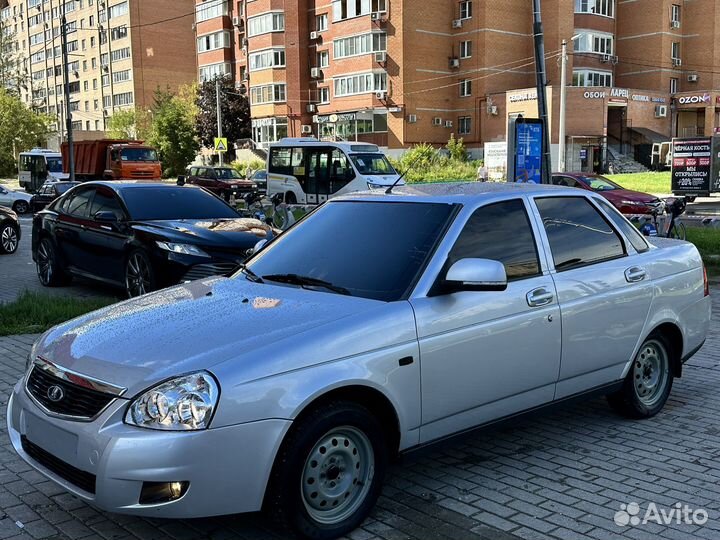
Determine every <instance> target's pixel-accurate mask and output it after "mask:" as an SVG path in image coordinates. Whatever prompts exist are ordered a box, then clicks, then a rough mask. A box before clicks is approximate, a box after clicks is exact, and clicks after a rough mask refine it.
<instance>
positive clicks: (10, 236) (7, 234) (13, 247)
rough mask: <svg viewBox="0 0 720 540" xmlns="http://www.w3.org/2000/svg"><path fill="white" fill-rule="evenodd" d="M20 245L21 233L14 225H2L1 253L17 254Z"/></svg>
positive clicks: (0, 229)
mask: <svg viewBox="0 0 720 540" xmlns="http://www.w3.org/2000/svg"><path fill="white" fill-rule="evenodd" d="M19 243H20V231H19V230H18V228H17V226H16V225H15V224H13V223H10V222H6V223H2V224H0V253H6V254H8V255H10V254H11V253H15V252H16V251H17V248H18V244H19Z"/></svg>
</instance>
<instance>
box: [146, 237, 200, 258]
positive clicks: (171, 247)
mask: <svg viewBox="0 0 720 540" xmlns="http://www.w3.org/2000/svg"><path fill="white" fill-rule="evenodd" d="M155 243H156V244H157V246H158V247H159V248H160V249H164V250H165V251H170V252H172V253H180V254H181V255H195V256H196V257H210V255H208V254H207V253H205V252H204V251H203V250H202V249H200V248H199V247H197V246H194V245H193V244H176V243H174V242H160V241H157V242H155Z"/></svg>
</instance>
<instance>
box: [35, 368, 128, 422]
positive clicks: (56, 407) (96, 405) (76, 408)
mask: <svg viewBox="0 0 720 540" xmlns="http://www.w3.org/2000/svg"><path fill="white" fill-rule="evenodd" d="M51 386H59V387H60V388H62V390H63V393H64V396H63V397H62V399H60V400H59V401H52V400H51V399H50V398H49V397H48V389H49V388H50V387H51ZM27 390H28V392H29V393H30V395H31V396H32V397H33V398H35V399H36V400H37V401H38V402H39V403H40V404H41V405H42V406H43V407H45V409H46V410H48V411H50V412H53V413H56V414H63V415H67V416H73V417H76V418H82V419H90V418H93V417H94V416H96V415H97V414H98V413H100V412H101V411H102V410H103V409H104V408H105V407H107V406H108V404H109V403H110V402H111V401H112V400H113V399H115V397H116V396H113V395H111V394H105V393H102V392H98V391H96V390H90V389H89V388H85V387H82V386H79V385H77V384H73V383H71V382H69V381H66V380H64V379H60V378H59V377H55V376H54V375H52V374H51V373H48V372H47V371H45V370H44V369H42V368H41V367H39V366H35V367H34V368H33V370H32V371H31V372H30V375H29V377H28V380H27Z"/></svg>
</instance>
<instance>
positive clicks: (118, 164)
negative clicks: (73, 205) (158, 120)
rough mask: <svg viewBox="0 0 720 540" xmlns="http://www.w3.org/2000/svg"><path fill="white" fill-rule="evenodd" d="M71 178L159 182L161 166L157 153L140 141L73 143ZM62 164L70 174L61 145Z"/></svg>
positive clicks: (65, 150)
mask: <svg viewBox="0 0 720 540" xmlns="http://www.w3.org/2000/svg"><path fill="white" fill-rule="evenodd" d="M73 146H74V154H75V179H76V180H80V181H81V182H82V181H88V180H160V179H161V178H162V167H161V166H160V160H159V159H158V154H157V150H155V149H154V148H153V147H151V146H147V145H144V144H143V142H142V141H130V140H123V139H100V140H98V141H76V142H75V143H74V145H73ZM61 150H62V162H63V169H64V171H65V172H70V160H69V158H68V145H67V143H63V145H62V149H61Z"/></svg>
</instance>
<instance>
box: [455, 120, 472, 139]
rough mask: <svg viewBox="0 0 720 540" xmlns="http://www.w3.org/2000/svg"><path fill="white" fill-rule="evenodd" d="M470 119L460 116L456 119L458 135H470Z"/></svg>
mask: <svg viewBox="0 0 720 540" xmlns="http://www.w3.org/2000/svg"><path fill="white" fill-rule="evenodd" d="M471 122H472V119H471V118H470V117H469V116H461V117H460V118H458V133H459V134H460V135H468V134H469V133H470V128H471Z"/></svg>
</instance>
